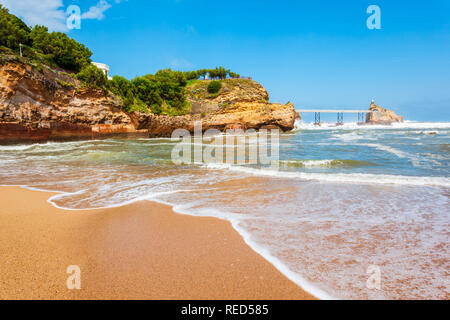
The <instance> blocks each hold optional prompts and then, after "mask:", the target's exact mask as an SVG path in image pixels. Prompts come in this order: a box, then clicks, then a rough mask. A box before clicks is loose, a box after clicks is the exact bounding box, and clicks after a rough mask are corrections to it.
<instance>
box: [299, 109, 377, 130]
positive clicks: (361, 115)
mask: <svg viewBox="0 0 450 320" xmlns="http://www.w3.org/2000/svg"><path fill="white" fill-rule="evenodd" d="M297 111H298V112H299V113H300V114H302V113H314V114H315V122H314V124H315V125H318V126H320V114H321V113H336V114H337V123H336V124H337V125H343V124H344V113H353V114H356V113H357V114H358V123H364V122H366V113H371V112H372V111H369V110H338V109H336V110H325V109H324V110H320V109H312V110H311V109H309V110H305V109H301V110H297Z"/></svg>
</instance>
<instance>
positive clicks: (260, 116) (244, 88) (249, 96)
mask: <svg viewBox="0 0 450 320" xmlns="http://www.w3.org/2000/svg"><path fill="white" fill-rule="evenodd" d="M208 84H209V81H207V80H199V81H196V82H195V83H194V84H192V85H189V86H188V87H187V89H186V90H187V96H188V100H189V101H190V102H191V104H192V111H191V114H190V115H186V116H178V117H169V116H155V115H151V116H149V118H148V120H147V121H148V126H147V128H148V131H149V135H150V136H151V137H170V136H171V134H172V132H173V131H174V130H175V129H186V130H188V131H190V132H193V131H194V122H195V121H201V122H202V129H203V131H206V130H209V129H217V130H220V131H225V130H228V129H237V128H239V129H243V130H247V129H256V130H259V129H280V130H282V131H290V130H292V129H293V128H294V122H295V120H296V118H298V114H297V113H296V112H295V109H294V105H293V104H291V103H288V104H285V105H281V104H277V103H269V94H268V93H267V91H266V90H265V89H264V88H263V87H262V86H261V85H260V84H259V83H257V82H255V81H252V80H248V79H228V80H224V81H222V88H221V90H220V92H218V93H217V94H209V93H208V91H207V87H208Z"/></svg>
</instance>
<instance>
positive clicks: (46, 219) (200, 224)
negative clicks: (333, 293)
mask: <svg viewBox="0 0 450 320" xmlns="http://www.w3.org/2000/svg"><path fill="white" fill-rule="evenodd" d="M50 196H52V193H46V192H40V191H30V190H26V189H23V188H19V187H0V202H1V204H2V205H1V208H0V299H314V297H312V296H311V295H309V294H308V293H306V292H304V291H303V290H302V289H301V288H299V287H298V286H297V285H296V284H295V283H293V282H291V281H290V280H289V279H287V278H286V277H285V276H283V275H282V274H281V273H280V272H279V271H278V270H277V269H276V268H275V267H273V266H272V265H271V264H270V263H269V262H267V261H266V260H265V259H264V258H262V257H261V256H260V255H258V254H257V253H256V252H254V251H253V250H252V249H251V248H250V247H248V246H247V245H246V243H245V242H244V241H243V239H242V237H241V236H240V235H239V234H238V233H237V232H236V231H235V230H234V229H233V228H232V226H231V224H230V223H228V222H226V221H221V220H219V219H214V218H199V217H191V216H184V215H180V214H177V213H175V212H173V210H172V209H171V208H170V207H169V206H165V205H161V204H158V203H153V202H149V201H142V202H137V203H134V204H132V205H128V206H124V207H120V208H112V209H105V210H92V211H65V210H60V209H57V208H55V207H53V206H52V205H50V204H49V203H48V202H47V201H46V200H47V199H48V198H49V197H50ZM70 265H77V266H79V267H80V270H81V290H68V289H67V286H66V281H67V278H68V277H69V276H70V275H69V274H67V273H66V271H67V267H68V266H70Z"/></svg>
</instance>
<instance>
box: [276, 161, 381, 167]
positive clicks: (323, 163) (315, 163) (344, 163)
mask: <svg viewBox="0 0 450 320" xmlns="http://www.w3.org/2000/svg"><path fill="white" fill-rule="evenodd" d="M280 164H281V166H284V167H288V168H290V167H291V168H315V167H319V168H333V167H363V166H376V165H377V164H375V163H371V162H367V161H358V160H339V159H337V160H281V161H280Z"/></svg>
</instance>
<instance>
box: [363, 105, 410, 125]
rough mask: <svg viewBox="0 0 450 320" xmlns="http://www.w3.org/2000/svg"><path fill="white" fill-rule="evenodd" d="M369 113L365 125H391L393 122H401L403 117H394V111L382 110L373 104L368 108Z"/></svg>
mask: <svg viewBox="0 0 450 320" xmlns="http://www.w3.org/2000/svg"><path fill="white" fill-rule="evenodd" d="M369 111H370V112H369V113H367V116H366V123H367V124H392V123H394V122H403V117H402V116H399V115H396V114H395V112H394V111H391V110H388V109H383V108H382V107H380V106H377V105H376V104H375V102H373V101H372V104H371V105H370V108H369Z"/></svg>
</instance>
